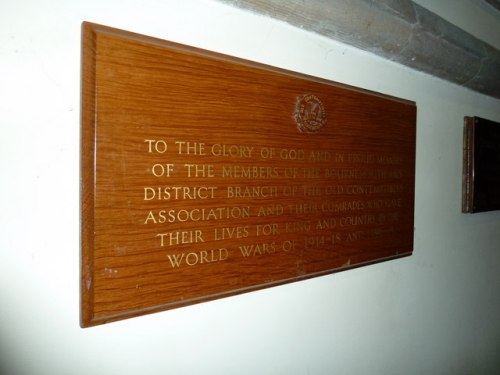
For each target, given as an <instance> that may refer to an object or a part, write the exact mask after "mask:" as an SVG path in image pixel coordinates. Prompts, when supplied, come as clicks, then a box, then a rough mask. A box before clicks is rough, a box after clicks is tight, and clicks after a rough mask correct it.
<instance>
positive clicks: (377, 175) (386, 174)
mask: <svg viewBox="0 0 500 375" xmlns="http://www.w3.org/2000/svg"><path fill="white" fill-rule="evenodd" d="M324 173H325V178H334V179H339V180H342V179H379V180H380V179H387V178H401V177H403V172H402V171H401V170H386V169H353V168H325V170H324Z"/></svg>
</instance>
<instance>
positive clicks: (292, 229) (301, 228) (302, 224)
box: [285, 221, 311, 233]
mask: <svg viewBox="0 0 500 375" xmlns="http://www.w3.org/2000/svg"><path fill="white" fill-rule="evenodd" d="M310 230H311V222H310V221H292V222H288V223H285V232H286V233H305V232H309V231H310Z"/></svg>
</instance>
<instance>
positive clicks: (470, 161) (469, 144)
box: [462, 116, 476, 213]
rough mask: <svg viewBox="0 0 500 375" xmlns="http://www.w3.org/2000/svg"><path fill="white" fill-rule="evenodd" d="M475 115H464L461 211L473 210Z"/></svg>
mask: <svg viewBox="0 0 500 375" xmlns="http://www.w3.org/2000/svg"><path fill="white" fill-rule="evenodd" d="M475 123H476V119H475V117H468V116H466V117H464V135H463V137H464V142H463V167H462V168H463V169H462V212H463V213H473V212H474V127H475Z"/></svg>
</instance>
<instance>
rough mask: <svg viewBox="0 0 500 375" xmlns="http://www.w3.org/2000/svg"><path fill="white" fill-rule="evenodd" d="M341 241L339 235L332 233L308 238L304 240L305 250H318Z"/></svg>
mask: <svg viewBox="0 0 500 375" xmlns="http://www.w3.org/2000/svg"><path fill="white" fill-rule="evenodd" d="M340 241H341V235H340V233H332V234H331V235H323V236H308V237H305V238H304V246H305V248H306V250H311V249H319V248H322V247H325V246H331V245H334V244H336V243H337V242H340Z"/></svg>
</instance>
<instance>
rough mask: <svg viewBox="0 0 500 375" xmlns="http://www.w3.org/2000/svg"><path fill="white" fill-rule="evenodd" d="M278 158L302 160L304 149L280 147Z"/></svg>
mask: <svg viewBox="0 0 500 375" xmlns="http://www.w3.org/2000/svg"><path fill="white" fill-rule="evenodd" d="M279 155H280V158H281V159H284V160H304V159H305V157H306V155H305V152H304V150H295V149H285V148H284V149H282V150H280V154H279Z"/></svg>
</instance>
